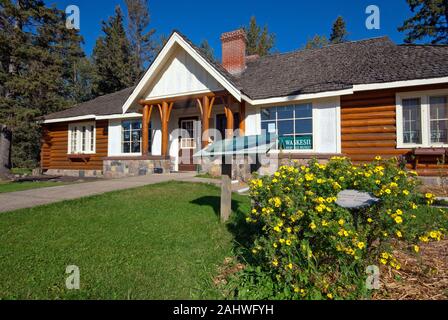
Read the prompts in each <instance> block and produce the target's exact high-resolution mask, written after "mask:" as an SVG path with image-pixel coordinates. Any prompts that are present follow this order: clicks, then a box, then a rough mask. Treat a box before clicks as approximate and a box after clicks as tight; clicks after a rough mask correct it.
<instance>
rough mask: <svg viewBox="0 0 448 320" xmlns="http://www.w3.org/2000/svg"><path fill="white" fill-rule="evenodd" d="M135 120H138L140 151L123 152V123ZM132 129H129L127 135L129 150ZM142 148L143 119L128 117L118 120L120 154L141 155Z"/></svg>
mask: <svg viewBox="0 0 448 320" xmlns="http://www.w3.org/2000/svg"><path fill="white" fill-rule="evenodd" d="M135 121H140V151H139V152H124V147H123V146H124V139H123V138H124V128H123V123H124V122H135ZM132 131H133V130H130V133H129V136H130V138H131V139H130V140H129V142H130V146H129V148H130V150H132ZM149 132H150V134H151V129H150V130H149ZM142 148H143V119H141V118H130V119H123V120H121V121H120V152H121V154H122V155H124V156H141V155H142V154H143V153H142Z"/></svg>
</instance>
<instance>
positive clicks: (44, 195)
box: [0, 172, 220, 212]
mask: <svg viewBox="0 0 448 320" xmlns="http://www.w3.org/2000/svg"><path fill="white" fill-rule="evenodd" d="M195 175H196V173H194V172H191V173H189V172H188V173H171V174H161V175H150V176H141V177H132V178H123V179H113V180H100V181H95V182H85V183H78V184H69V185H64V186H57V187H49V188H40V189H31V190H26V191H18V192H9V193H1V194H0V212H6V211H13V210H17V209H23V208H31V207H35V206H39V205H44V204H49V203H55V202H59V201H64V200H72V199H77V198H82V197H87V196H92V195H97V194H102V193H106V192H110V191H115V190H123V189H130V188H136V187H141V186H145V185H149V184H155V183H160V182H166V181H172V180H176V181H188V182H205V183H213V184H219V183H220V180H215V179H201V178H195Z"/></svg>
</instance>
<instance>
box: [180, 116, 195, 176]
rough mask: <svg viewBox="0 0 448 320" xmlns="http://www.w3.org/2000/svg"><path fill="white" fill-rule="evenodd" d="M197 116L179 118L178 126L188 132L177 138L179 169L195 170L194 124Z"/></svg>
mask: <svg viewBox="0 0 448 320" xmlns="http://www.w3.org/2000/svg"><path fill="white" fill-rule="evenodd" d="M196 122H197V118H184V119H180V120H179V128H181V129H183V130H185V131H186V133H188V135H186V136H182V137H180V138H179V171H196V165H195V164H194V163H193V154H194V153H195V152H196V140H197V139H196V135H195V131H196V130H195V126H196Z"/></svg>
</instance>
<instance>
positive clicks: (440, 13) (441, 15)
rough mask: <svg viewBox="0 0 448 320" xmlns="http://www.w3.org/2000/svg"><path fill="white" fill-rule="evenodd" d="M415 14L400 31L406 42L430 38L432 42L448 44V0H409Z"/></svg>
mask: <svg viewBox="0 0 448 320" xmlns="http://www.w3.org/2000/svg"><path fill="white" fill-rule="evenodd" d="M407 3H408V5H409V7H410V9H411V11H412V12H413V13H415V15H414V16H413V17H411V18H409V19H407V20H406V21H405V22H404V23H403V25H402V26H401V27H399V28H398V31H400V32H406V38H405V39H404V41H405V42H406V43H414V42H416V41H419V40H424V39H425V38H429V39H430V40H431V43H432V44H448V0H407Z"/></svg>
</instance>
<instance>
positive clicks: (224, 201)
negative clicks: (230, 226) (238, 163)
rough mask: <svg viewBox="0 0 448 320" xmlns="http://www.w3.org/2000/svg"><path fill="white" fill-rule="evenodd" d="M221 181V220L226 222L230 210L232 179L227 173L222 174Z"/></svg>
mask: <svg viewBox="0 0 448 320" xmlns="http://www.w3.org/2000/svg"><path fill="white" fill-rule="evenodd" d="M221 181H222V184H221V221H222V222H226V221H227V220H229V217H230V214H231V212H232V181H231V180H230V177H229V176H228V175H223V176H222V178H221Z"/></svg>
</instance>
